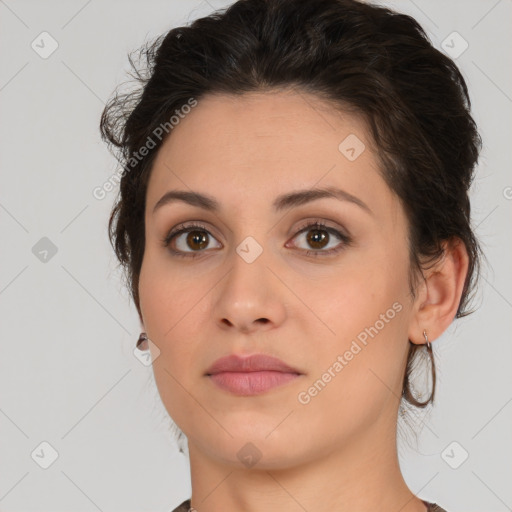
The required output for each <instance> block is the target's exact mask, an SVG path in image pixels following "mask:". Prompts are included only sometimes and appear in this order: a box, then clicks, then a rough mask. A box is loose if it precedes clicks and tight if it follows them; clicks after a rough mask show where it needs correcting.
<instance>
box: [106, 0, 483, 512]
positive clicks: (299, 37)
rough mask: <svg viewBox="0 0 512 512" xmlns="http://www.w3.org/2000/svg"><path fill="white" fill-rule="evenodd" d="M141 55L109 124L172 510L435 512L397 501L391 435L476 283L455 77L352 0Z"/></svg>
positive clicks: (268, 13)
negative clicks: (169, 428) (167, 457)
mask: <svg viewBox="0 0 512 512" xmlns="http://www.w3.org/2000/svg"><path fill="white" fill-rule="evenodd" d="M142 56H143V57H145V58H146V59H147V74H146V75H145V74H144V73H143V72H141V73H139V74H138V75H137V76H138V79H139V80H140V84H141V87H140V88H139V89H138V90H136V91H133V92H131V93H128V94H126V95H124V96H120V95H116V96H115V97H113V98H112V100H111V101H110V102H109V104H108V105H107V107H106V109H105V111H104V113H103V116H102V120H101V130H102V135H103V137H104V139H105V140H106V141H107V142H109V143H110V144H111V145H112V146H113V149H114V150H115V151H117V157H118V158H119V160H120V161H121V163H122V166H123V174H122V179H121V183H120V197H119V198H118V201H117V203H116V205H115V207H114V209H113V211H112V215H111V218H110V235H111V241H112V243H113V246H114V248H115V251H116V254H117V256H118V258H119V260H120V262H121V263H122V264H123V265H124V267H125V269H126V272H127V278H128V283H129V286H130V289H131V293H132V297H133V299H134V302H135V305H136V307H137V311H138V314H139V318H140V322H141V327H142V330H143V332H142V334H141V337H140V339H139V341H138V343H137V345H138V347H139V348H140V349H141V350H150V353H151V356H152V359H153V368H154V374H155V378H156V382H157V386H158V390H159V393H160V396H161V398H162V401H163V403H164V405H165V407H166V409H167V411H168V413H169V415H170V416H171V418H172V419H173V421H174V422H175V423H176V425H177V426H178V427H179V428H180V429H181V431H182V432H183V433H184V434H185V435H186V438H187V441H188V449H189V456H190V465H191V481H192V497H191V499H190V500H187V501H185V502H184V503H182V504H181V505H180V506H179V507H178V508H176V509H175V512H177V511H188V510H197V511H199V512H211V511H219V510H223V511H224V510H244V511H256V510H266V511H271V510H280V511H282V510H287V511H288V510H290V511H291V510H308V511H310V512H313V511H319V510H325V509H327V510H351V511H374V510H379V511H382V512H388V511H389V512H397V511H401V512H420V511H425V510H430V511H435V510H437V511H443V509H442V508H441V507H439V506H438V505H436V504H434V503H430V502H427V501H424V500H422V499H420V498H419V497H417V496H415V495H414V493H412V491H411V490H410V489H409V488H408V486H407V485H406V483H405V481H404V479H403V476H402V474H401V471H400V467H399V462H398V457H397V446H396V429H397V418H398V414H399V412H401V411H402V409H403V407H404V405H409V406H411V407H419V408H422V407H426V406H428V405H429V404H431V403H432V402H433V399H434V392H435V365H434V359H433V352H432V347H431V343H432V342H434V341H435V340H436V339H437V338H439V336H440V335H441V334H442V333H443V332H444V331H445V330H446V328H447V327H448V326H449V325H450V324H451V322H452V321H453V320H454V318H456V317H460V316H462V315H464V314H465V313H466V312H467V304H468V298H469V296H470V293H471V292H472V290H473V289H474V285H475V282H476V277H477V275H478V262H479V254H480V250H479V246H478V242H477V240H476V239H475V236H474V234H473V232H472V229H471V226H470V205H469V199H468V189H469V186H470V184H471V182H472V179H473V172H474V168H475V165H476V163H477V160H478V154H479V150H480V146H481V141H480V137H479V134H478V132H477V129H476V126H475V123H474V121H473V118H472V116H471V114H470V102H469V97H468V91H467V88H466V84H465V82H464V79H463V77H462V76H461V74H460V72H459V70H458V69H457V67H456V66H455V64H454V63H453V61H451V60H450V59H449V58H448V57H446V56H445V55H443V54H442V53H440V52H439V51H437V50H436V49H435V48H434V47H433V46H432V45H431V43H430V42H429V41H428V38H427V36H426V35H425V33H424V31H423V30H422V28H421V27H420V26H419V25H418V24H417V22H416V21H415V20H413V19H412V18H410V17H409V16H405V15H402V14H397V13H395V12H393V11H390V10H388V9H385V8H383V7H378V6H374V5H371V4H368V3H362V2H358V1H355V0H316V1H311V0H239V1H238V2H236V3H234V4H233V5H231V6H230V7H229V8H228V9H227V10H225V11H220V12H217V13H214V14H212V15H211V16H208V17H206V18H202V19H198V20H196V21H195V22H194V23H192V25H191V26H189V27H178V28H175V29H173V30H171V31H170V32H169V33H168V34H166V35H164V36H162V37H160V38H159V39H158V40H157V41H156V42H155V43H154V44H152V45H150V46H148V47H147V48H145V49H143V51H142ZM422 353H423V354H427V355H428V356H429V358H428V360H427V362H429V364H430V366H429V368H430V371H431V375H432V378H431V379H430V389H429V390H424V393H422V392H421V391H419V390H417V389H416V388H415V387H413V380H414V379H413V376H414V372H413V370H414V368H415V365H416V362H417V358H418V357H421V355H422Z"/></svg>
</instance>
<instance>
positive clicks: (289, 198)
mask: <svg viewBox="0 0 512 512" xmlns="http://www.w3.org/2000/svg"><path fill="white" fill-rule="evenodd" d="M324 198H334V199H338V200H340V201H348V202H350V203H353V204H355V205H357V206H359V207H360V208H362V209H363V210H365V211H366V212H367V213H369V214H371V215H373V212H372V210H371V209H370V207H369V206H368V205H367V204H366V203H364V202H363V201H362V200H361V199H359V198H358V197H356V196H354V195H352V194H349V193H348V192H346V191H345V190H342V189H340V188H336V187H326V188H314V189H308V190H299V191H296V192H290V193H288V194H283V195H281V196H278V197H277V198H276V199H275V200H274V202H273V204H272V206H273V208H274V211H275V212H276V213H277V212H281V211H283V210H288V209H290V208H294V207H296V206H300V205H303V204H306V203H310V202H311V201H316V200H318V199H324ZM176 201H181V202H183V203H186V204H189V205H191V206H197V207H199V208H202V209H204V210H207V211H210V212H214V213H218V212H219V211H220V204H219V202H218V201H217V200H216V199H215V198H213V197H211V196H207V195H205V194H200V193H199V192H189V191H185V190H169V191H168V192H166V193H165V194H164V195H163V196H162V197H161V198H160V199H159V200H158V201H157V203H156V204H155V206H154V208H153V214H154V213H155V212H156V211H157V210H158V209H159V208H161V207H162V206H164V205H167V204H170V203H173V202H176Z"/></svg>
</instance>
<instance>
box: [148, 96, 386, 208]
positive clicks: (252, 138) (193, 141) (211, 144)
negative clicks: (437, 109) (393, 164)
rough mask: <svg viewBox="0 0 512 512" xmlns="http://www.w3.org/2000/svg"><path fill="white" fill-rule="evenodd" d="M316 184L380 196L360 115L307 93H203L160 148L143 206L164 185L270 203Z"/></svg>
mask: <svg viewBox="0 0 512 512" xmlns="http://www.w3.org/2000/svg"><path fill="white" fill-rule="evenodd" d="M347 151H348V152H347ZM354 156H355V158H354ZM370 183H371V184H372V187H368V185H369V184H370ZM315 184H318V185H321V186H342V187H343V188H345V189H347V190H348V191H349V192H351V193H353V194H355V195H364V196H366V197H367V198H368V200H370V201H371V198H370V197H369V196H371V195H372V194H373V195H375V196H376V198H377V199H378V198H379V197H380V199H384V197H383V190H381V189H382V188H384V189H387V186H386V184H385V182H384V181H383V180H382V178H381V177H380V173H379V167H378V159H377V158H376V154H375V152H374V149H373V143H372V141H371V140H370V137H369V133H368V130H367V127H366V123H365V122H364V120H363V118H362V117H361V116H359V115H357V114H354V113H349V112H345V111H343V110H337V109H334V105H333V104H332V103H330V102H327V101H325V100H322V99H320V98H318V97H316V96H313V95H311V94H308V93H305V92H297V91H265V92H258V93H248V94H243V95H239V96H235V95H220V94H216V95H207V96H205V97H204V98H202V99H200V100H198V104H197V106H195V107H194V108H192V109H191V111H190V113H188V114H187V115H184V116H183V118H182V119H180V121H179V123H178V124H177V125H175V126H174V128H173V130H172V132H171V133H170V136H168V138H167V139H166V140H165V142H164V144H163V145H162V147H161V148H160V150H159V153H158V155H157V158H156V160H155V163H154V166H153V170H152V173H151V179H150V183H149V187H148V203H151V202H153V203H154V202H156V201H157V200H158V194H161V193H163V192H165V190H166V189H168V188H180V189H187V188H190V189H194V190H199V189H200V190H202V191H205V192H211V191H215V192H216V193H217V194H216V195H218V196H222V195H223V194H227V193H229V192H230V191H236V193H237V198H238V201H244V200H248V199H251V198H254V196H255V195H256V193H257V194H258V195H259V196H261V197H262V199H263V198H266V200H267V202H268V198H269V197H274V196H276V195H278V194H279V192H282V193H283V192H289V191H290V189H292V188H296V189H299V188H308V187H310V188H311V187H313V186H314V185H315ZM388 192H389V191H388Z"/></svg>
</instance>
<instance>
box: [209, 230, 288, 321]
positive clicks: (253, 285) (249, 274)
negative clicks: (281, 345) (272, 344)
mask: <svg viewBox="0 0 512 512" xmlns="http://www.w3.org/2000/svg"><path fill="white" fill-rule="evenodd" d="M270 253H271V251H270V250H268V249H265V247H264V246H263V242H262V243H260V242H259V241H257V240H256V238H255V237H252V236H248V237H246V238H245V239H243V240H242V242H240V243H239V244H238V245H237V246H235V247H234V250H233V252H232V254H231V255H230V267H231V270H230V271H229V272H228V274H227V275H226V278H225V280H224V282H223V285H222V287H221V288H220V290H219V294H218V296H217V301H216V305H215V311H214V315H215V317H216V320H217V321H219V322H221V323H222V324H223V325H226V324H229V325H232V326H234V327H237V328H238V329H240V330H242V331H249V330H251V329H253V328H255V326H256V325H261V324H268V323H269V322H271V323H273V324H277V323H279V322H280V321H282V318H283V315H284V311H283V309H282V308H283V301H281V300H280V292H279V290H278V288H279V283H278V281H277V280H276V279H275V277H274V275H273V274H272V272H270V270H269V269H268V268H267V266H271V265H272V263H271V261H270V260H271V257H270V256H271V254H270Z"/></svg>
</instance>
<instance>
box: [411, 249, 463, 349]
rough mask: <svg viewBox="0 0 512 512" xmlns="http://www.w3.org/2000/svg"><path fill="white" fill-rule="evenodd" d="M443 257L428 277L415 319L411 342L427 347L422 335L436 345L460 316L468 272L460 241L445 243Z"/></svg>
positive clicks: (428, 272)
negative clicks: (426, 336)
mask: <svg viewBox="0 0 512 512" xmlns="http://www.w3.org/2000/svg"><path fill="white" fill-rule="evenodd" d="M443 249H444V253H443V257H442V259H441V260H440V261H439V262H438V263H436V265H435V266H434V267H433V268H431V269H429V270H428V271H427V273H426V277H425V282H424V283H423V286H424V287H425V291H426V295H425V293H423V294H422V297H418V300H419V301H421V302H419V303H418V309H417V311H416V315H415V319H414V321H413V322H412V324H411V332H409V339H410V340H411V342H412V343H415V344H422V343H425V340H424V338H423V334H422V333H423V331H424V330H426V331H427V332H428V334H429V340H430V341H433V340H435V339H436V338H438V337H439V336H441V334H442V333H443V332H444V331H445V330H446V329H447V328H448V326H449V325H450V324H451V323H452V321H453V319H454V318H455V316H456V314H457V310H458V308H459V303H460V299H461V295H462V291H463V289H464V283H465V280H466V275H467V271H468V262H469V258H468V254H467V250H466V247H465V245H464V243H463V242H462V241H460V240H458V239H454V240H450V241H446V242H444V243H443Z"/></svg>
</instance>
